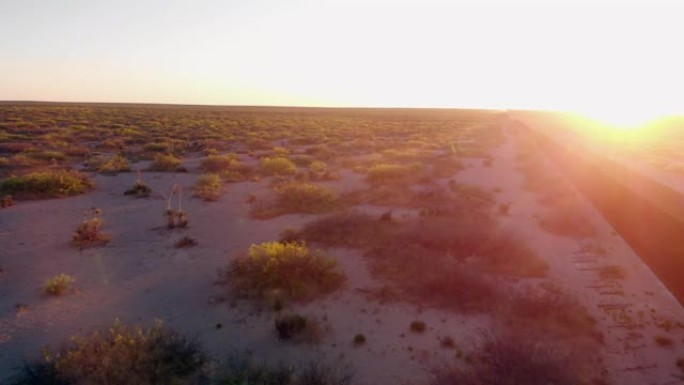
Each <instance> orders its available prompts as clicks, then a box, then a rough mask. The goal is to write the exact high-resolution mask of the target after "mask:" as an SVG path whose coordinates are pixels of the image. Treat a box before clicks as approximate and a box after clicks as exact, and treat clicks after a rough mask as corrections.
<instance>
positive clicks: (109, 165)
mask: <svg viewBox="0 0 684 385" xmlns="http://www.w3.org/2000/svg"><path fill="white" fill-rule="evenodd" d="M97 171H99V172H101V173H103V174H116V173H119V172H128V171H131V165H130V163H129V162H128V159H126V158H125V157H124V156H121V155H114V156H112V157H110V158H109V159H107V160H105V161H104V162H103V163H102V164H100V165H99V166H98V168H97Z"/></svg>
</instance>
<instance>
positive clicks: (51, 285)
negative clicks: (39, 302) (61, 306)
mask: <svg viewBox="0 0 684 385" xmlns="http://www.w3.org/2000/svg"><path fill="white" fill-rule="evenodd" d="M72 283H74V277H72V276H70V275H67V274H59V275H56V276H54V277H52V278H50V279H48V280H47V281H45V285H43V289H45V292H46V293H48V294H50V295H60V294H62V293H64V292H65V291H66V290H67V289H68V288H69V286H71V284H72Z"/></svg>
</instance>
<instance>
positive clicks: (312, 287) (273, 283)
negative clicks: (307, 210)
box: [220, 242, 345, 301]
mask: <svg viewBox="0 0 684 385" xmlns="http://www.w3.org/2000/svg"><path fill="white" fill-rule="evenodd" d="M344 279H345V278H344V275H343V273H342V272H340V271H339V270H338V269H337V266H336V263H335V260H334V259H332V258H330V257H327V256H325V255H324V254H322V253H321V252H319V251H315V250H310V249H309V248H308V247H307V246H306V245H304V244H299V243H280V242H265V243H262V244H260V245H252V246H251V247H250V248H249V251H248V253H247V255H246V256H243V257H241V258H238V259H236V260H235V261H234V262H233V263H232V264H231V265H230V266H229V267H228V268H227V269H226V270H225V271H223V272H222V274H221V278H220V281H221V282H223V283H224V284H226V285H228V286H229V287H230V289H231V291H232V292H234V293H235V294H236V295H238V296H242V297H247V298H253V299H256V300H260V301H263V300H266V299H267V298H269V296H272V295H273V293H274V292H279V293H282V298H284V299H285V300H287V301H290V300H292V301H299V300H310V299H313V298H315V297H317V296H319V295H324V294H328V293H330V292H332V291H334V290H336V289H337V288H339V287H340V286H341V285H342V283H343V281H344Z"/></svg>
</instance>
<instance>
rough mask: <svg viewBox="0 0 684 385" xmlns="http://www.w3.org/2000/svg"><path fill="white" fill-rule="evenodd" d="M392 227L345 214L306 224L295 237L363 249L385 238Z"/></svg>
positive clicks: (391, 225)
mask: <svg viewBox="0 0 684 385" xmlns="http://www.w3.org/2000/svg"><path fill="white" fill-rule="evenodd" d="M396 227H397V225H396V224H394V223H392V222H391V221H380V220H379V219H378V218H374V217H371V216H370V215H368V214H362V213H359V212H356V211H346V212H340V213H335V214H331V215H328V216H326V217H323V218H320V219H317V220H315V221H313V222H309V223H307V224H306V225H305V226H304V227H303V228H302V230H301V231H300V232H299V233H298V234H297V237H298V238H303V239H306V240H308V241H312V242H316V243H320V244H323V245H326V246H345V247H356V248H365V247H369V246H373V245H375V244H378V243H379V242H382V240H383V239H388V237H389V236H390V234H391V232H392V231H393V229H394V228H396Z"/></svg>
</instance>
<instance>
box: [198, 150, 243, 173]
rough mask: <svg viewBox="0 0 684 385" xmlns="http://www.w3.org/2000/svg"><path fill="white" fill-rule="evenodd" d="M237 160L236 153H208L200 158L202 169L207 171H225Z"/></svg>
mask: <svg viewBox="0 0 684 385" xmlns="http://www.w3.org/2000/svg"><path fill="white" fill-rule="evenodd" d="M237 161H238V156H237V154H225V155H209V156H207V157H206V158H205V159H203V160H202V164H201V167H202V170H204V172H209V173H219V172H222V171H227V170H229V169H230V168H231V165H232V164H233V163H234V162H237Z"/></svg>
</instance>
